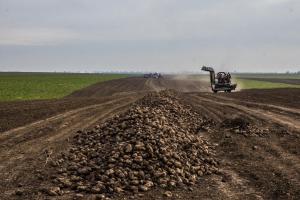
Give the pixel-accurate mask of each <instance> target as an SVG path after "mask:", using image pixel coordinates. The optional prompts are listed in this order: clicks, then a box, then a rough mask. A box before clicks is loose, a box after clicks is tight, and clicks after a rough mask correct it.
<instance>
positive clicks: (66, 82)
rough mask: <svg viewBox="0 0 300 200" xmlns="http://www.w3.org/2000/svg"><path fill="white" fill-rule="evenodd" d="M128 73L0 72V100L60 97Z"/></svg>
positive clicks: (122, 76)
mask: <svg viewBox="0 0 300 200" xmlns="http://www.w3.org/2000/svg"><path fill="white" fill-rule="evenodd" d="M127 76H128V75H122V74H71V73H70V74H69V73H0V101H12V100H32V99H53V98H61V97H64V96H66V95H68V94H70V93H72V92H73V91H75V90H78V89H81V88H84V87H87V86H88V85H91V84H94V83H96V82H102V81H107V80H112V79H117V78H124V77H127Z"/></svg>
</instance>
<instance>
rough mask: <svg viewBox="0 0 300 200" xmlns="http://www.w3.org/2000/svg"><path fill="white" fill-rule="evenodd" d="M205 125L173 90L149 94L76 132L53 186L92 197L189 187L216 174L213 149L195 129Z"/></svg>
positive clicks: (61, 160)
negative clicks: (105, 120)
mask: <svg viewBox="0 0 300 200" xmlns="http://www.w3.org/2000/svg"><path fill="white" fill-rule="evenodd" d="M205 122H206V121H205V119H203V118H201V117H200V116H199V115H198V114H197V113H195V112H193V111H192V109H191V108H190V107H189V106H187V105H183V104H181V103H180V102H179V101H178V99H177V98H176V94H175V92H172V91H162V92H160V93H150V94H148V95H147V96H145V97H144V98H143V99H141V100H139V101H138V102H137V103H135V104H134V105H133V106H132V107H131V108H130V109H129V110H128V111H127V112H125V113H123V114H121V115H120V116H115V117H114V118H112V119H110V120H108V121H107V122H105V123H103V124H101V125H99V126H97V127H95V128H94V129H93V130H91V131H79V132H78V135H76V136H75V138H74V141H73V142H74V144H73V145H72V148H70V150H69V152H67V153H64V154H63V155H62V158H61V159H60V160H59V162H58V163H59V167H58V170H57V172H58V175H57V177H56V179H55V182H56V183H57V185H58V186H59V187H61V188H66V189H72V190H75V191H76V192H83V193H96V194H97V193H99V194H101V193H104V194H116V193H122V192H129V193H138V192H142V191H148V190H150V189H151V188H153V187H162V188H168V189H171V188H174V187H177V186H179V187H180V186H186V185H187V186H188V185H192V184H195V183H196V182H197V181H198V179H199V177H201V176H203V175H205V174H211V173H215V172H217V171H218V168H217V165H218V162H217V161H216V160H215V159H214V158H213V150H212V148H213V147H212V146H211V145H209V144H208V143H207V141H205V140H204V139H203V138H202V137H201V133H199V132H198V131H197V130H199V129H200V128H201V126H202V124H206V123H205ZM206 128H207V127H206Z"/></svg>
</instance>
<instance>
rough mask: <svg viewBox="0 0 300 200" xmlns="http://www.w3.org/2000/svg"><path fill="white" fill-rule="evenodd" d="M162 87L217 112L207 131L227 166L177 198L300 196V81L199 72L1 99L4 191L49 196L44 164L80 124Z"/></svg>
mask: <svg viewBox="0 0 300 200" xmlns="http://www.w3.org/2000/svg"><path fill="white" fill-rule="evenodd" d="M164 89H174V90H177V91H178V92H179V93H178V97H179V98H180V101H182V102H183V104H187V105H190V106H192V107H193V108H194V110H196V111H197V112H199V113H200V114H201V115H202V116H203V117H206V118H209V119H211V120H212V123H214V126H213V128H212V129H211V130H209V131H208V130H207V131H203V133H202V134H203V136H204V137H205V138H207V139H208V140H209V141H211V143H214V144H216V145H217V149H216V152H217V155H216V156H217V157H218V159H219V160H220V162H221V165H220V169H221V171H222V174H220V175H212V176H207V177H203V178H202V179H201V181H200V183H199V184H198V185H196V186H194V188H193V190H192V191H185V190H183V189H181V188H178V189H176V190H175V191H173V193H174V194H176V195H174V196H173V197H174V198H175V197H176V198H175V199H200V198H201V199H244V198H246V199H299V198H300V192H299V188H300V147H299V144H300V107H299V103H297V100H298V102H299V100H300V90H299V89H294V90H293V89H289V90H268V91H265V92H263V91H259V90H257V91H256V90H252V91H241V92H236V93H232V94H212V93H210V92H208V91H209V87H208V84H207V83H204V82H201V81H198V80H196V79H194V78H190V79H184V78H180V77H167V78H164V79H144V78H138V77H132V78H126V79H120V80H113V81H108V82H104V83H100V84H95V85H92V86H90V87H88V88H85V89H83V90H80V91H77V92H74V93H73V94H71V95H69V96H68V97H66V98H64V99H62V100H45V101H31V102H11V103H0V111H1V114H0V121H1V123H0V128H1V129H0V131H2V133H1V134H0V180H1V182H0V199H24V198H25V199H26V198H27V199H45V198H50V197H48V196H45V195H44V194H41V192H40V185H42V184H45V181H47V180H45V177H43V172H44V171H45V170H47V165H48V163H47V162H48V161H50V160H51V158H54V157H55V156H56V155H57V154H58V153H60V152H63V151H64V150H66V149H67V148H68V145H69V139H70V138H72V136H73V135H74V134H75V133H76V131H77V130H81V129H89V128H91V127H93V126H94V125H95V124H100V123H102V122H103V121H105V120H106V119H107V118H110V117H112V116H113V115H115V114H118V113H120V112H123V111H124V110H126V109H128V108H129V107H130V104H132V103H134V102H135V101H137V100H138V99H140V98H141V97H143V96H144V95H145V94H147V93H148V92H150V91H160V90H164ZM291 99H292V100H291ZM235 119H240V121H239V123H245V124H247V125H249V127H251V130H250V128H249V130H248V129H247V130H241V129H237V128H236V126H238V125H241V124H236V123H235V121H234V120H235ZM226 120H227V121H226ZM228 124H229V125H228ZM247 127H248V126H247ZM250 133H251V134H250ZM16 193H17V194H16ZM162 193H163V191H161V190H159V189H155V190H153V191H150V192H147V193H146V194H145V195H144V196H143V197H140V199H162V198H163V197H164V196H163V195H162ZM56 198H57V197H56ZM120 198H121V199H122V198H123V197H120ZM60 199H64V196H62V197H60Z"/></svg>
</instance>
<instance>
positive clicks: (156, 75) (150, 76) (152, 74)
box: [144, 72, 162, 78]
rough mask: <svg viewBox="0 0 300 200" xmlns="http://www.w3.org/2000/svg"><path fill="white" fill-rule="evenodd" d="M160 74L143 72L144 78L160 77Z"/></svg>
mask: <svg viewBox="0 0 300 200" xmlns="http://www.w3.org/2000/svg"><path fill="white" fill-rule="evenodd" d="M161 77H162V75H161V74H160V73H157V72H155V73H149V74H144V78H161Z"/></svg>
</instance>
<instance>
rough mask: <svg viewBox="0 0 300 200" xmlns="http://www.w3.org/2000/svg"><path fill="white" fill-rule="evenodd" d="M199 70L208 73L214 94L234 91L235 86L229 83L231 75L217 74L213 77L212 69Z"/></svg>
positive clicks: (213, 71)
mask: <svg viewBox="0 0 300 200" xmlns="http://www.w3.org/2000/svg"><path fill="white" fill-rule="evenodd" d="M201 70H203V71H207V72H209V73H210V84H211V89H212V91H213V92H214V93H217V92H219V91H224V92H231V91H232V90H235V88H236V86H237V84H232V83H231V75H230V73H229V72H228V73H225V72H218V73H217V76H215V70H214V69H213V68H212V67H205V66H203V67H202V69H201Z"/></svg>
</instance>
